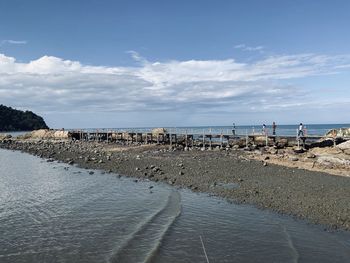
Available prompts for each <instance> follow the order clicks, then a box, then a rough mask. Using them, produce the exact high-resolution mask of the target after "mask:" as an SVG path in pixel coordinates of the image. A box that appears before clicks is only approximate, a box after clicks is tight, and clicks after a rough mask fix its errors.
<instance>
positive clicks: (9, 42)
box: [0, 39, 28, 47]
mask: <svg viewBox="0 0 350 263" xmlns="http://www.w3.org/2000/svg"><path fill="white" fill-rule="evenodd" d="M27 43H28V41H26V40H12V39H5V40H1V41H0V47H1V46H3V45H5V44H10V45H25V44H27Z"/></svg>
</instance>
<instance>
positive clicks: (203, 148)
mask: <svg viewBox="0 0 350 263" xmlns="http://www.w3.org/2000/svg"><path fill="white" fill-rule="evenodd" d="M202 150H205V131H204V129H203V147H202Z"/></svg>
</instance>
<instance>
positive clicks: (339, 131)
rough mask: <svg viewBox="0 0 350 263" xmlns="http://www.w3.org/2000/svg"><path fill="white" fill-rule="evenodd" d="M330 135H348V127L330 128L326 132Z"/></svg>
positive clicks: (349, 129) (349, 133)
mask: <svg viewBox="0 0 350 263" xmlns="http://www.w3.org/2000/svg"><path fill="white" fill-rule="evenodd" d="M326 136H330V137H350V128H339V129H332V130H329V131H328V132H327V133H326Z"/></svg>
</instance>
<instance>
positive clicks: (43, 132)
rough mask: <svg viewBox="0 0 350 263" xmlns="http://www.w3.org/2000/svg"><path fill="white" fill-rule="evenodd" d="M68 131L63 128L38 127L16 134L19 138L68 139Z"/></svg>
mask: <svg viewBox="0 0 350 263" xmlns="http://www.w3.org/2000/svg"><path fill="white" fill-rule="evenodd" d="M70 135H71V134H70V132H69V131H64V130H49V129H40V130H35V131H32V132H29V133H26V134H24V135H21V136H18V138H20V139H40V140H41V139H68V138H70Z"/></svg>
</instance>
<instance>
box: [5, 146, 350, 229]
mask: <svg viewBox="0 0 350 263" xmlns="http://www.w3.org/2000/svg"><path fill="white" fill-rule="evenodd" d="M0 147H1V148H6V149H10V150H20V151H23V152H27V153H30V154H33V155H37V156H39V157H42V158H45V159H47V161H48V162H51V161H54V160H57V161H60V162H65V163H67V164H70V165H78V166H79V167H82V168H86V169H91V173H93V169H101V170H104V171H105V172H113V173H117V174H120V175H121V176H130V177H135V181H137V180H143V179H148V180H152V181H155V182H157V181H162V182H165V183H168V184H171V185H174V186H177V187H183V188H189V189H191V190H192V191H200V192H206V193H209V194H212V195H216V196H220V197H223V198H225V199H228V200H230V201H232V202H235V203H245V204H252V205H255V206H257V207H259V208H263V209H270V210H273V211H276V212H279V213H283V214H288V215H292V216H295V217H298V218H302V219H307V220H309V221H310V222H312V223H316V224H322V225H325V229H331V228H332V229H336V228H341V229H346V230H350V205H349V203H348V201H347V200H349V198H350V192H349V189H350V178H348V177H345V176H336V175H331V174H328V173H324V172H316V171H308V170H305V169H299V168H297V167H286V166H281V165H276V164H273V163H268V161H269V160H264V161H261V160H254V159H253V158H255V159H256V156H252V154H251V153H246V152H244V151H242V150H241V149H229V150H218V149H216V150H210V151H200V150H191V151H182V150H177V149H176V148H175V149H169V146H162V145H137V146H123V145H116V144H107V143H94V142H73V141H54V140H51V141H50V140H49V141H42V140H39V141H30V140H29V141H26V140H14V141H9V142H2V143H0ZM260 158H261V157H260ZM263 159H268V158H263ZM16 161H20V160H16ZM67 167H69V166H67ZM67 169H69V168H67Z"/></svg>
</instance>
